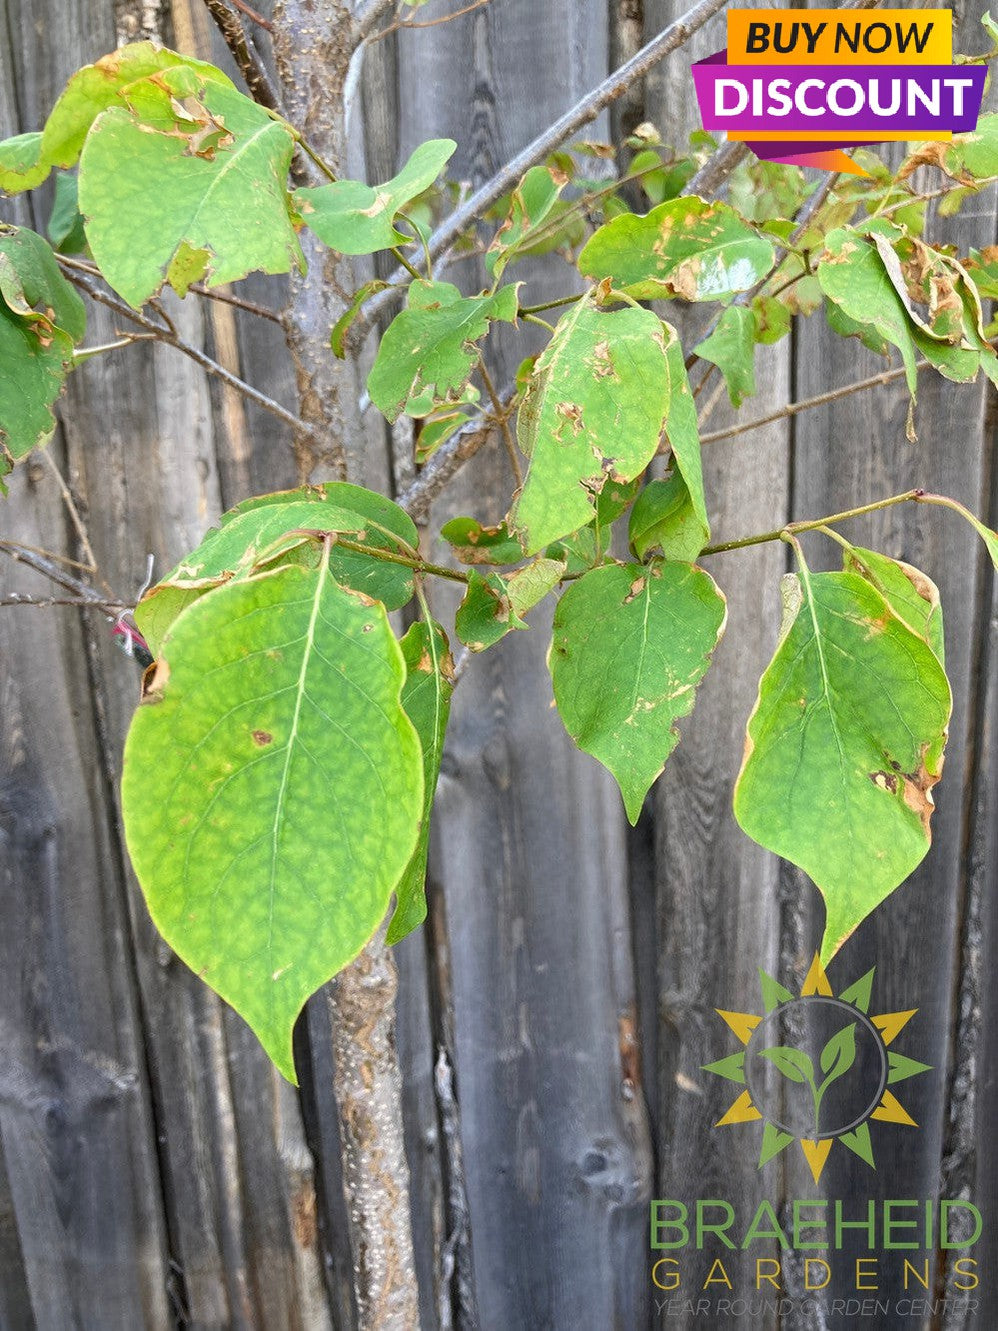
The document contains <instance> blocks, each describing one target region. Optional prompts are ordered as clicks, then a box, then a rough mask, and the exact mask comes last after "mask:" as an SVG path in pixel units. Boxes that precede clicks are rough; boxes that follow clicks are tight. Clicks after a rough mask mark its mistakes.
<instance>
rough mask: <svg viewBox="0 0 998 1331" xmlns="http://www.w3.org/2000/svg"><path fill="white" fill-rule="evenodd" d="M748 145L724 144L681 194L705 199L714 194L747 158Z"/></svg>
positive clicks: (688, 182) (687, 183)
mask: <svg viewBox="0 0 998 1331" xmlns="http://www.w3.org/2000/svg"><path fill="white" fill-rule="evenodd" d="M748 155H749V150H748V145H747V144H744V143H725V144H723V145H722V147H720V148H718V150H717V152H716V153H715V154H714V156H713V157H711V158H710V159H709V161H706V162H704V164H703V166H702V167H701V168H700V170H699V171H698V172H697V173H696V175H695V176H693V177H692V178H691V179H690V180H688V181H687V182H686V184H685V185H684V186H683V188H682V191H681V192H682V193H683V194H699V195H702V196H704V197H706V198H710V196H711V195H713V194H716V193H717V191H718V190H719V189H720V188H721V186H722V185H723V184H724V182H725V181H726V180H727V178H728V176H730V175H731V173H732V171H734V169H735V167H736V166H739V165H740V164H741V163H742V162H744V161H745V158H746V157H748Z"/></svg>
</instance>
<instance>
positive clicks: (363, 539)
mask: <svg viewBox="0 0 998 1331" xmlns="http://www.w3.org/2000/svg"><path fill="white" fill-rule="evenodd" d="M315 532H337V533H342V534H345V535H347V536H349V538H350V540H351V541H353V542H354V543H356V544H358V545H364V546H369V547H370V548H371V549H372V551H378V550H384V551H388V552H390V553H392V554H398V553H399V552H400V550H401V549H402V548H403V547H404V546H408V547H409V548H410V549H413V550H414V549H416V547H417V546H418V543H419V533H418V532H417V530H416V526H415V524H414V523H413V521H412V519H411V518H410V517H409V515H408V514H407V513H406V512H404V510H403V509H401V508H399V507H398V505H397V504H393V503H392V501H391V500H390V499H386V498H385V497H384V496H383V495H379V494H376V493H375V492H374V491H373V490H365V489H364V488H363V487H361V486H359V485H350V484H349V483H348V482H346V481H330V482H328V483H327V484H325V485H322V486H319V487H311V486H305V487H304V488H302V489H299V490H283V491H278V492H277V493H275V494H269V495H262V496H260V497H258V498H255V499H247V500H244V501H243V503H241V504H237V505H236V507H235V508H233V509H230V510H229V512H228V513H225V514H223V516H222V518H221V519H220V521H219V524H218V526H217V527H213V528H212V529H211V530H210V531H209V532H208V533H207V535H206V536H205V538H204V540H203V541H202V542H201V544H200V545H199V546H198V547H197V549H196V550H194V551H192V552H191V554H189V555H187V556H185V558H184V559H182V560H181V561H180V563H179V564H177V565H176V567H175V568H173V569H171V570H170V572H169V573H168V574H167V575H166V577H165V578H163V579H162V580H161V581H160V582H159V583H158V584H157V585H156V586H155V587H153V588H152V589H151V590H150V591H149V592H147V593H146V595H145V596H144V597H143V598H142V600H141V601H140V602H139V604H138V606H137V607H136V611H135V617H136V622H137V623H138V625H139V628H140V630H141V632H142V635H143V637H144V638H145V640H146V642H147V643H148V644H149V649H150V651H151V652H152V653H153V655H154V656H158V654H159V645H160V644H161V643H162V640H163V635H164V634H165V633H166V631H167V630H168V629H169V627H170V625H171V624H172V623H173V620H174V619H175V618H176V616H177V615H178V614H179V613H180V612H181V610H183V609H184V608H185V607H186V606H187V605H189V604H190V603H191V601H192V600H196V599H197V598H198V597H199V596H202V595H204V594H205V593H206V592H208V591H210V590H211V589H212V588H213V587H216V586H218V584H219V583H222V582H228V581H229V580H230V579H232V578H234V577H247V576H249V575H250V574H252V573H253V572H254V571H256V569H257V568H258V567H259V566H260V564H261V563H262V562H266V563H267V564H268V565H269V564H273V563H275V562H277V561H278V560H281V559H283V560H284V562H289V561H292V562H301V561H302V560H303V559H304V560H305V561H306V562H307V561H308V560H309V559H311V560H312V561H313V562H314V560H315V559H316V558H317V554H316V552H317V549H318V547H317V546H316V543H315V540H314V538H313V535H312V534H313V533H315ZM329 567H330V571H331V572H332V574H333V576H334V577H335V578H336V579H337V581H338V582H341V583H343V585H344V586H346V587H349V588H350V589H351V590H352V591H357V592H363V593H364V594H365V595H366V596H370V597H371V598H372V599H373V600H376V601H381V602H382V603H383V604H384V605H385V606H386V607H387V608H388V609H389V610H398V609H400V608H401V607H402V606H403V605H406V604H408V602H409V601H410V600H411V599H412V594H413V581H412V569H410V568H407V567H406V566H405V565H402V564H393V563H390V562H388V561H387V560H384V559H380V558H378V557H377V555H376V554H371V555H366V554H361V553H360V552H358V551H354V550H345V549H344V548H343V547H342V546H341V545H339V544H334V545H333V548H332V551H331V553H330V556H329Z"/></svg>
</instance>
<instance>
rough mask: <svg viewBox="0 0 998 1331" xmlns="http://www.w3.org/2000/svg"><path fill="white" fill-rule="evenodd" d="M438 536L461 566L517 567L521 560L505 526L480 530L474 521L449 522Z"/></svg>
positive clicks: (511, 536) (469, 519) (458, 520)
mask: <svg viewBox="0 0 998 1331" xmlns="http://www.w3.org/2000/svg"><path fill="white" fill-rule="evenodd" d="M440 535H441V536H442V537H443V538H444V540H445V541H446V542H447V543H448V544H449V545H450V547H451V551H452V553H453V555H454V558H455V559H459V560H460V561H461V563H462V564H518V563H520V561H521V560H522V559H523V547H522V546H521V545H520V542H519V541H518V540H517V539H516V537H515V536H513V535H511V533H510V530H509V528H508V527H507V526H506V524H505V522H500V523H499V525H498V526H497V527H483V526H482V524H481V523H480V522H478V521H477V520H476V519H475V518H451V520H450V522H445V523H444V525H443V526H442V527H441V528H440Z"/></svg>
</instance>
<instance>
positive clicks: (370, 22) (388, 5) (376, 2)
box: [354, 0, 395, 50]
mask: <svg viewBox="0 0 998 1331" xmlns="http://www.w3.org/2000/svg"><path fill="white" fill-rule="evenodd" d="M394 8H395V0H367V4H366V5H364V6H363V7H362V8H361V9H359V10H358V11H357V15H356V20H355V24H354V50H356V49H357V47H358V46H360V45H361V43H362V42H364V41H366V40H367V38H368V37H370V35H371V33H372V32H373V31H374V29H375V28H376V27H377V26H378V24H379V23H380V22H381V20H382V19H383V18H384V16H385V15H386V14H387V13H388V11H389V10H390V9H394Z"/></svg>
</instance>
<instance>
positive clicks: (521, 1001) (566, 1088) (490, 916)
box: [399, 0, 650, 1328]
mask: <svg viewBox="0 0 998 1331" xmlns="http://www.w3.org/2000/svg"><path fill="white" fill-rule="evenodd" d="M600 19H601V21H599V22H594V21H593V15H592V14H591V13H587V14H584V13H583V12H581V11H580V8H579V7H578V6H574V5H566V4H561V3H558V4H552V5H549V6H546V7H545V8H544V9H543V10H542V11H540V10H538V9H537V7H536V6H530V5H527V4H524V3H516V2H504V0H495V3H493V4H491V5H490V6H489V7H488V8H487V9H485V10H482V11H481V12H479V13H476V14H474V15H469V16H468V18H466V19H465V20H460V21H458V22H455V23H454V24H452V25H450V26H449V27H448V28H446V29H437V30H436V32H434V33H422V34H417V33H408V34H406V35H405V41H404V42H403V43H402V44H401V49H402V58H401V60H400V84H399V88H400V91H399V102H400V105H401V106H402V107H404V108H407V114H406V115H405V119H404V121H403V126H404V128H403V136H402V145H401V146H402V151H403V152H407V151H410V150H411V148H412V147H413V146H414V145H415V144H416V143H417V142H418V141H419V140H420V139H423V138H425V137H428V136H429V135H430V134H444V133H449V134H451V136H452V137H454V138H455V139H457V140H458V142H459V145H460V147H459V156H458V158H457V159H456V162H455V168H456V171H457V173H458V175H459V176H461V177H463V178H468V179H471V180H473V181H479V180H481V179H482V178H483V177H484V176H485V175H486V174H487V173H488V172H489V171H490V170H491V169H492V168H493V167H494V166H496V165H497V164H498V163H499V162H500V161H502V160H504V159H505V158H506V157H508V156H509V155H510V154H511V153H512V152H513V151H515V150H516V149H517V148H518V147H520V146H521V144H522V143H523V142H525V141H527V140H528V139H529V138H530V137H531V136H532V135H533V134H534V133H536V131H537V130H538V128H540V127H541V126H542V125H543V124H544V123H546V121H547V120H548V119H549V118H550V117H551V116H553V115H554V114H555V113H556V112H558V111H560V110H562V109H563V108H564V107H566V106H567V105H569V104H570V103H571V101H572V100H574V99H575V97H577V96H578V95H579V94H580V93H581V92H582V91H583V90H584V89H585V87H586V86H588V85H589V84H591V83H593V82H595V81H596V80H597V79H598V78H599V77H601V76H602V75H603V74H604V73H605V71H606V68H607V60H608V55H607V49H606V23H605V21H602V12H601V14H600ZM551 70H557V77H556V78H551V77H550V71H551ZM527 89H529V95H527V96H525V95H524V94H525V90H527ZM596 132H597V133H599V132H600V130H599V129H597V130H596ZM462 267H463V266H462ZM454 271H455V274H457V275H458V276H459V280H462V281H464V280H467V281H468V282H469V283H472V284H473V283H474V282H475V281H477V280H478V278H477V276H473V275H470V274H468V275H464V274H463V273H462V270H461V269H458V268H455V270H454ZM521 275H524V274H521V273H519V272H518V273H517V274H516V276H521ZM531 276H532V277H533V274H531ZM569 280H570V274H568V273H567V272H565V273H563V274H558V273H557V271H556V272H555V273H554V274H551V275H550V276H548V277H541V278H540V280H538V281H537V282H536V285H535V282H534V281H533V280H532V281H531V284H530V291H531V298H534V296H535V293H536V298H537V299H543V297H544V296H545V295H546V294H554V293H555V292H556V291H557V290H558V289H559V286H560V287H561V288H562V289H564V287H565V285H566V283H567V281H569ZM523 348H524V342H523V341H522V340H521V341H519V343H518V347H517V349H516V351H515V352H512V353H511V354H509V355H506V354H505V353H504V354H503V356H502V358H501V363H500V365H499V373H500V378H508V377H509V376H510V375H511V373H512V369H513V368H514V366H515V364H516V362H517V360H518V359H519V356H521V355H522V354H524V350H523ZM510 488H511V481H510V476H509V472H508V467H507V465H506V462H505V459H504V458H501V457H500V456H499V455H498V454H497V453H496V452H495V451H492V452H491V453H490V454H489V456H483V455H480V456H479V457H478V458H476V460H475V462H474V463H473V464H471V465H469V467H468V468H467V469H466V474H465V475H463V476H462V477H461V479H460V481H458V482H457V483H456V484H455V486H454V489H453V492H452V493H449V494H448V495H447V497H446V500H443V501H441V503H440V504H438V506H437V513H436V515H435V520H443V518H444V517H445V516H449V515H451V514H453V513H457V512H468V513H474V514H476V515H477V516H479V517H481V518H483V519H488V520H495V519H496V518H498V517H499V516H501V514H502V512H503V510H504V508H505V505H506V497H507V496H508V494H509V492H510ZM444 599H445V598H443V597H440V598H439V601H440V604H441V605H443V603H444ZM438 608H439V607H438ZM451 608H452V607H450V606H448V609H451ZM441 613H442V611H441ZM549 632H550V626H549V622H547V621H546V620H545V618H544V616H543V615H538V616H537V617H536V623H535V625H534V628H533V630H532V632H531V633H530V634H520V635H515V636H516V638H517V641H515V642H509V643H507V644H504V645H503V646H502V647H501V648H500V649H498V650H497V651H495V652H492V653H490V654H489V657H488V658H485V659H482V660H476V661H474V662H472V664H471V666H470V667H469V670H468V672H467V675H466V676H465V677H464V678H463V679H462V682H461V686H460V689H459V690H458V693H457V694H456V696H455V704H454V710H453V712H452V720H451V742H450V747H449V752H448V755H447V756H446V757H445V763H444V771H443V776H442V780H441V783H440V788H439V795H438V801H439V802H438V809H437V815H436V818H437V821H436V834H435V851H434V870H433V873H434V879H435V881H438V882H439V884H440V889H441V891H442V893H443V896H444V898H445V900H446V914H447V921H448V926H449V939H448V959H449V965H450V983H451V985H452V991H453V996H454V1023H455V1032H454V1041H455V1048H454V1049H453V1050H451V1051H450V1055H451V1057H452V1059H453V1062H454V1067H455V1073H456V1092H457V1097H458V1102H459V1105H460V1113H461V1124H462V1133H463V1138H464V1148H465V1149H464V1164H465V1168H466V1178H467V1190H468V1204H469V1208H470V1216H471V1225H472V1235H473V1245H472V1259H473V1263H474V1276H475V1293H476V1296H477V1304H478V1313H479V1316H480V1319H481V1325H482V1326H483V1327H493V1326H497V1327H498V1326H503V1327H510V1328H519V1327H524V1328H526V1327H537V1326H550V1327H566V1328H567V1327H570V1326H580V1325H592V1326H601V1327H608V1328H609V1327H617V1326H619V1327H638V1326H640V1325H642V1324H643V1321H644V1318H645V1316H646V1306H647V1305H646V1297H647V1296H646V1280H645V1274H644V1240H645V1232H644V1231H645V1216H646V1212H645V1203H646V1198H647V1195H648V1188H649V1183H650V1172H649V1170H650V1157H649V1153H648V1147H647V1140H646V1127H645V1122H644V1106H643V1101H642V1097H641V1090H640V1088H637V1090H636V1094H635V1095H634V1098H629V1097H631V1096H632V1088H631V1087H629V1086H627V1087H625V1086H624V1084H623V1082H624V1070H623V1067H622V1063H621V1055H620V1052H619V1039H620V1022H621V1019H622V1018H626V1017H627V1015H628V1014H629V1013H630V1012H631V1011H632V1008H633V1004H634V989H633V976H632V973H631V964H630V956H629V950H628V949H629V943H628V925H627V920H626V914H627V896H626V848H625V841H624V837H623V818H622V813H621V808H620V804H619V798H618V796H617V794H616V792H615V791H614V790H613V789H612V787H611V783H610V782H609V780H608V779H607V777H606V774H605V773H603V772H601V771H600V770H599V769H598V768H597V766H596V765H595V764H594V763H593V762H592V761H591V760H590V759H588V758H585V757H583V756H582V755H580V754H579V753H578V752H577V751H576V750H575V749H574V747H573V746H572V745H571V743H570V742H569V741H568V740H567V738H566V736H565V734H564V732H563V730H562V728H561V724H560V722H559V720H558V718H557V716H556V714H555V713H554V712H553V711H552V709H551V705H550V704H551V693H550V684H549V681H548V679H547V672H546V669H545V665H544V655H545V652H546V649H547V640H548V635H549ZM459 1324H460V1323H459Z"/></svg>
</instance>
